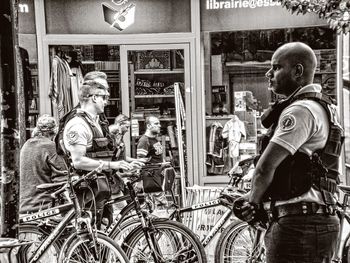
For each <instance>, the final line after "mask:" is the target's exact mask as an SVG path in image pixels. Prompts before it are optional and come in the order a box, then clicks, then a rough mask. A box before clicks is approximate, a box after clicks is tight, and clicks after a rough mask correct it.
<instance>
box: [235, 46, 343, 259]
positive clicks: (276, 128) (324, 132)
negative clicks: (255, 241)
mask: <svg viewBox="0 0 350 263" xmlns="http://www.w3.org/2000/svg"><path fill="white" fill-rule="evenodd" d="M316 64H317V60H316V56H315V54H314V52H313V51H312V49H311V48H310V47H309V46H307V45H305V44H303V43H300V42H294V43H288V44H285V45H283V46H281V47H280V48H278V49H277V50H276V52H275V53H274V55H273V57H272V60H271V68H270V70H269V71H268V72H267V73H266V77H267V78H268V80H269V86H270V88H271V89H272V90H273V92H275V93H276V94H280V95H284V96H285V97H286V99H285V100H284V101H283V102H280V103H278V104H276V105H274V107H273V108H272V109H271V110H270V111H268V114H266V115H264V116H263V124H264V126H265V127H269V128H270V132H269V134H268V135H267V138H265V144H264V148H265V149H263V151H262V155H261V157H260V159H259V161H258V163H257V165H256V169H255V173H254V176H253V181H252V189H251V191H250V193H248V195H247V196H245V197H244V198H242V199H240V200H237V201H236V202H235V204H234V212H235V214H236V215H237V216H238V217H239V218H241V219H243V220H245V221H248V222H250V223H252V224H255V223H256V222H257V221H259V220H264V219H266V216H267V218H268V222H269V227H268V229H267V232H266V235H265V245H266V259H267V262H268V263H277V262H278V263H284V262H303V263H305V262H331V259H332V255H333V253H334V250H335V246H336V242H337V238H338V233H339V219H338V218H337V216H336V215H335V214H334V210H333V207H334V204H335V199H334V192H335V190H336V185H337V182H338V180H339V178H338V171H337V168H338V167H337V164H338V161H339V160H338V159H339V155H340V148H341V137H342V129H341V127H340V126H339V124H338V122H337V120H336V116H335V111H334V105H332V103H331V99H330V98H329V97H327V96H325V95H322V94H321V86H319V85H316V84H312V83H313V78H314V74H315V70H316ZM265 211H267V213H265Z"/></svg>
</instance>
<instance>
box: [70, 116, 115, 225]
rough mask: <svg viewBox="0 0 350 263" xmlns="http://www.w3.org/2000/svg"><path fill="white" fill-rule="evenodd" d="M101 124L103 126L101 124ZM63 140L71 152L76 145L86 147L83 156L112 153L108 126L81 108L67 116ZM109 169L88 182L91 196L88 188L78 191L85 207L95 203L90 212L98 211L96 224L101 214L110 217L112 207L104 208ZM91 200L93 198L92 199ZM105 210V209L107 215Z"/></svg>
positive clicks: (108, 156)
mask: <svg viewBox="0 0 350 263" xmlns="http://www.w3.org/2000/svg"><path fill="white" fill-rule="evenodd" d="M102 124H103V125H102ZM63 142H64V146H65V148H66V150H67V151H68V152H71V150H72V148H73V147H74V146H75V145H81V146H84V147H86V154H85V155H86V157H89V158H92V159H95V160H106V161H109V160H111V158H112V156H113V140H112V138H111V137H110V135H109V131H108V128H107V127H106V124H105V123H102V122H101V121H100V118H99V116H98V115H97V116H93V115H92V114H90V113H89V112H86V111H84V110H83V109H77V113H76V116H75V117H73V118H72V119H70V120H69V121H68V122H67V124H66V126H65V128H64V132H63ZM76 172H77V174H84V173H86V172H85V171H81V170H76ZM107 173H108V171H103V172H102V173H101V174H98V178H97V179H96V180H95V181H93V182H91V183H90V187H91V188H92V190H93V192H94V193H93V195H92V193H91V191H90V190H88V189H86V191H81V192H80V193H78V194H79V196H78V198H79V201H80V202H81V204H82V205H83V206H85V207H89V206H90V203H92V204H93V205H96V207H92V209H93V211H94V210H95V208H96V211H97V220H98V222H97V224H98V225H99V224H100V222H101V219H102V214H103V213H105V215H106V217H108V218H109V220H111V215H112V211H111V207H110V206H108V207H105V205H104V204H105V202H106V200H107V199H108V198H109V197H110V195H111V189H110V182H109V180H110V177H109V176H107ZM93 199H94V200H95V201H93ZM106 209H108V212H107V214H106Z"/></svg>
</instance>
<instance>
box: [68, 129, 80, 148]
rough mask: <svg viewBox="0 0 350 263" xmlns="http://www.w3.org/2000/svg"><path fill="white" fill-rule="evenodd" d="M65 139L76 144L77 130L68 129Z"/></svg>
mask: <svg viewBox="0 0 350 263" xmlns="http://www.w3.org/2000/svg"><path fill="white" fill-rule="evenodd" d="M66 139H67V141H68V143H69V144H72V145H73V144H76V142H77V140H78V132H77V131H69V132H68V133H67V135H66Z"/></svg>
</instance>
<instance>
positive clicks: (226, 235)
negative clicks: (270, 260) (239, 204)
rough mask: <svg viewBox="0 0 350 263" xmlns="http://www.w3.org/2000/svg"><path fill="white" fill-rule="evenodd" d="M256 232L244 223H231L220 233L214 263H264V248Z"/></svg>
mask: <svg viewBox="0 0 350 263" xmlns="http://www.w3.org/2000/svg"><path fill="white" fill-rule="evenodd" d="M256 233H257V230H256V228H254V227H251V226H250V225H248V224H247V223H246V222H241V221H239V222H233V223H231V224H230V225H229V226H228V227H226V228H225V230H224V231H223V232H222V233H221V235H220V238H219V240H218V243H217V245H216V249H215V263H242V262H255V263H265V262H266V259H265V247H264V244H263V242H262V240H257V245H256V246H255V247H254V241H256V238H257V235H256ZM259 239H260V238H259Z"/></svg>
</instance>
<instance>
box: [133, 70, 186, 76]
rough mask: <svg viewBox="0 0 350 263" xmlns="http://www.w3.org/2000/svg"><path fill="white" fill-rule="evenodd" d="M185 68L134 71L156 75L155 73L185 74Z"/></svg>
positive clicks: (137, 73)
mask: <svg viewBox="0 0 350 263" xmlns="http://www.w3.org/2000/svg"><path fill="white" fill-rule="evenodd" d="M184 72H185V71H184V69H174V70H167V69H164V70H160V69H154V70H137V71H135V72H134V74H135V75H152V74H153V75H154V74H184Z"/></svg>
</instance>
